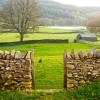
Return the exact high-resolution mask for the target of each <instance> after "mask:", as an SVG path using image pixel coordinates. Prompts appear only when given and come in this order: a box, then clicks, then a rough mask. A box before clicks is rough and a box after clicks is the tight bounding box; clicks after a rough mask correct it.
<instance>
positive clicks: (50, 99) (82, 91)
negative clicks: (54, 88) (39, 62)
mask: <svg viewBox="0 0 100 100" xmlns="http://www.w3.org/2000/svg"><path fill="white" fill-rule="evenodd" d="M0 100H100V83H99V82H94V83H92V84H90V85H85V86H81V87H79V88H78V89H74V90H68V91H67V92H66V91H62V92H57V93H43V92H42V93H37V92H34V93H32V94H29V95H27V94H24V93H17V92H15V93H14V92H13V93H12V92H10V93H9V92H0Z"/></svg>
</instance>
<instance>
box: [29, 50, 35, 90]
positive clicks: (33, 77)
mask: <svg viewBox="0 0 100 100" xmlns="http://www.w3.org/2000/svg"><path fill="white" fill-rule="evenodd" d="M30 58H31V66H32V73H31V74H32V88H33V89H35V66H34V50H33V51H32V52H31V54H30Z"/></svg>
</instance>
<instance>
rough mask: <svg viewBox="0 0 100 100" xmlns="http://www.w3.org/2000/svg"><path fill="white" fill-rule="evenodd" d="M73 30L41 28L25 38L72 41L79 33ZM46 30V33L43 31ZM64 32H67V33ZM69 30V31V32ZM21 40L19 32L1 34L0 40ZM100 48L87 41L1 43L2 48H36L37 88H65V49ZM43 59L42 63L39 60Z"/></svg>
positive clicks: (24, 49)
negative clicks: (66, 40) (66, 41)
mask: <svg viewBox="0 0 100 100" xmlns="http://www.w3.org/2000/svg"><path fill="white" fill-rule="evenodd" d="M71 31H72V30H66V29H65V30H64V29H49V28H40V30H39V32H42V33H35V34H26V35H25V40H37V39H38V40H39V39H69V40H70V42H72V41H73V39H75V38H76V36H77V33H70V32H71ZM43 32H44V33H43ZM63 32H67V33H66V34H65V33H63ZM68 32H69V33H68ZM18 40H19V35H18V34H17V33H14V34H13V33H9V34H6V33H3V34H0V42H15V41H18ZM92 48H97V49H100V46H96V45H92V44H85V43H60V44H59V43H49V44H48V43H46V44H43V43H41V44H15V45H13V46H12V45H10V44H9V45H6V46H4V45H1V46H0V49H1V50H12V49H15V50H20V51H22V52H24V51H27V50H32V49H34V50H35V74H36V88H38V89H41V88H63V74H64V73H63V71H64V70H63V68H64V66H63V53H64V49H66V50H67V51H68V52H69V51H71V50H72V49H74V50H75V51H76V52H78V51H80V50H90V49H92ZM40 60H41V63H39V61H40Z"/></svg>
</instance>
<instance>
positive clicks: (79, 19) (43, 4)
mask: <svg viewBox="0 0 100 100" xmlns="http://www.w3.org/2000/svg"><path fill="white" fill-rule="evenodd" d="M5 1H7V0H0V4H3V3H4V2H5ZM39 8H40V20H42V21H43V22H44V23H45V24H46V25H83V24H84V22H85V20H86V19H87V18H89V17H91V16H96V15H99V14H100V7H76V6H73V5H64V4H60V3H57V2H55V1H53V0H39Z"/></svg>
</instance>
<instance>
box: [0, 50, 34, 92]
mask: <svg viewBox="0 0 100 100" xmlns="http://www.w3.org/2000/svg"><path fill="white" fill-rule="evenodd" d="M31 55H32V51H28V52H27V53H25V54H24V55H23V56H22V54H21V53H20V51H11V52H8V51H0V90H10V91H15V90H26V89H32V65H33V64H32V59H31Z"/></svg>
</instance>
